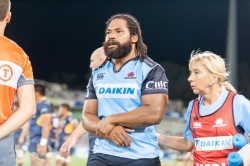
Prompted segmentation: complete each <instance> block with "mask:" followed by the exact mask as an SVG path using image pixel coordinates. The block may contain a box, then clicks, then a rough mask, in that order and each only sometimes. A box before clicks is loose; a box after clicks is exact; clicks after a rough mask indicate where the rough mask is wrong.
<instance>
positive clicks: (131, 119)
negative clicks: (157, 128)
mask: <svg viewBox="0 0 250 166" xmlns="http://www.w3.org/2000/svg"><path fill="white" fill-rule="evenodd" d="M164 112H165V109H163V108H161V107H160V106H159V107H157V106H155V107H151V106H141V107H139V108H136V109H135V110H133V111H130V112H127V113H120V114H114V115H111V116H109V117H108V118H110V120H111V123H112V124H114V125H118V126H123V127H131V128H133V127H145V126H151V125H155V124H159V123H160V122H161V121H162V118H163V116H164Z"/></svg>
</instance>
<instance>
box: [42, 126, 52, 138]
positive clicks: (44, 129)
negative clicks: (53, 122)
mask: <svg viewBox="0 0 250 166" xmlns="http://www.w3.org/2000/svg"><path fill="white" fill-rule="evenodd" d="M49 135H50V125H49V124H44V125H43V126H42V138H46V139H49Z"/></svg>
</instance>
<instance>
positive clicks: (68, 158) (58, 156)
mask: <svg viewBox="0 0 250 166" xmlns="http://www.w3.org/2000/svg"><path fill="white" fill-rule="evenodd" d="M56 160H59V161H61V162H63V163H70V156H69V157H67V158H64V157H62V156H61V155H60V154H57V155H56Z"/></svg>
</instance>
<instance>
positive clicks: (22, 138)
mask: <svg viewBox="0 0 250 166" xmlns="http://www.w3.org/2000/svg"><path fill="white" fill-rule="evenodd" d="M23 143H24V137H21V136H20V137H19V138H18V144H19V145H22V144H23Z"/></svg>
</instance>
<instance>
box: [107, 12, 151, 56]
mask: <svg viewBox="0 0 250 166" xmlns="http://www.w3.org/2000/svg"><path fill="white" fill-rule="evenodd" d="M114 19H123V20H126V22H127V27H128V29H129V32H130V35H131V36H132V35H136V36H138V41H137V42H136V43H135V45H136V55H137V56H147V46H146V45H145V44H144V43H143V38H142V32H141V27H140V24H139V22H138V21H137V19H136V18H135V17H133V16H132V15H129V14H116V15H113V16H111V17H110V18H109V19H108V20H107V21H106V31H107V28H108V26H109V24H110V22H111V21H113V20H114Z"/></svg>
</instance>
